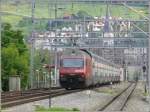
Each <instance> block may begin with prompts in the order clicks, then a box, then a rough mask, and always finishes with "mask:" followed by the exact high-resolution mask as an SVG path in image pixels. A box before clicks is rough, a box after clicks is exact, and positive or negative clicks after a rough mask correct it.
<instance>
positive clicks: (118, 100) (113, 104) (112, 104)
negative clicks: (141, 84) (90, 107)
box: [98, 83, 137, 112]
mask: <svg viewBox="0 0 150 112" xmlns="http://www.w3.org/2000/svg"><path fill="white" fill-rule="evenodd" d="M136 85H137V83H131V84H130V85H129V86H128V87H127V88H125V89H124V90H123V91H122V92H120V93H119V94H117V95H116V96H115V97H114V98H113V99H112V100H110V101H109V102H108V103H106V104H105V105H104V106H103V107H102V108H101V109H99V110H98V111H106V112H109V111H122V110H123V108H124V107H125V105H126V103H127V102H128V99H129V98H130V96H131V95H132V93H133V91H134V90H135V88H136Z"/></svg>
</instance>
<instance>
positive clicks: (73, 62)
mask: <svg viewBox="0 0 150 112" xmlns="http://www.w3.org/2000/svg"><path fill="white" fill-rule="evenodd" d="M83 65H84V61H83V59H75V58H74V59H63V60H62V66H63V67H83Z"/></svg>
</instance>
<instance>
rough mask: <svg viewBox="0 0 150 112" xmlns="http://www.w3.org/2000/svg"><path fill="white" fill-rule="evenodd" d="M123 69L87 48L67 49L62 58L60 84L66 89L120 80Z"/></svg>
mask: <svg viewBox="0 0 150 112" xmlns="http://www.w3.org/2000/svg"><path fill="white" fill-rule="evenodd" d="M121 71H122V69H121V68H120V67H118V66H117V65H115V64H112V63H110V62H109V61H107V60H105V59H103V58H101V57H99V56H97V55H95V54H93V53H91V52H88V51H87V50H75V49H67V50H66V51H64V52H63V53H62V55H61V59H60V69H59V75H60V78H59V80H60V85H61V86H62V87H63V88H66V89H72V88H82V87H88V86H91V85H96V84H102V83H109V82H119V81H120V75H121Z"/></svg>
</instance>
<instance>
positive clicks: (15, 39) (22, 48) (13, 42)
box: [2, 23, 29, 91]
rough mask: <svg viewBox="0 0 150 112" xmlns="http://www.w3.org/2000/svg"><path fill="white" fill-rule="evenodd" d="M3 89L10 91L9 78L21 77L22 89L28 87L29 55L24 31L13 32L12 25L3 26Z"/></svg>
mask: <svg viewBox="0 0 150 112" xmlns="http://www.w3.org/2000/svg"><path fill="white" fill-rule="evenodd" d="M2 28H3V31H2V89H3V90H4V91H6V90H8V89H9V84H8V80H9V76H12V75H19V76H20V77H21V87H22V88H25V87H26V86H27V79H28V77H27V76H28V75H27V74H28V73H29V53H28V50H27V47H26V45H25V43H24V41H23V37H24V36H23V35H22V31H19V30H13V29H12V27H11V25H10V24H6V23H4V24H3V25H2Z"/></svg>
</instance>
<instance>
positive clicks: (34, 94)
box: [2, 89, 81, 108]
mask: <svg viewBox="0 0 150 112" xmlns="http://www.w3.org/2000/svg"><path fill="white" fill-rule="evenodd" d="M79 91H81V90H80V89H78V90H70V91H67V90H65V89H54V90H30V91H29V90H28V91H24V92H23V91H22V92H21V94H20V93H19V92H17V94H16V95H15V92H11V95H12V93H13V95H12V96H9V97H6V96H5V97H4V94H3V97H2V108H7V107H13V106H17V105H21V104H25V103H29V102H34V101H38V100H43V99H47V98H51V97H56V96H60V95H65V94H69V93H73V92H79ZM8 94H10V93H7V96H8Z"/></svg>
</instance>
